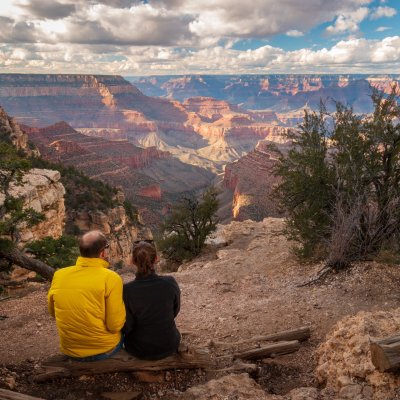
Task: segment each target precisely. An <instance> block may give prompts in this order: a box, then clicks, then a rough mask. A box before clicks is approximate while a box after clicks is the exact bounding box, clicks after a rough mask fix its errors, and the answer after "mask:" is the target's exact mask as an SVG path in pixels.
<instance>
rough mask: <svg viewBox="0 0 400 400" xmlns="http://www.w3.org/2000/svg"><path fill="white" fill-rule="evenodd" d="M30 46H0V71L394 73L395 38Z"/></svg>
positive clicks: (398, 40)
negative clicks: (289, 44)
mask: <svg viewBox="0 0 400 400" xmlns="http://www.w3.org/2000/svg"><path fill="white" fill-rule="evenodd" d="M96 49H97V50H96V52H94V51H93V46H89V47H88V46H86V45H82V44H40V45H38V44H34V45H27V46H25V47H24V46H18V47H16V48H12V47H10V46H3V47H0V71H3V72H4V71H7V72H27V71H29V72H38V73H43V72H46V71H47V72H52V73H103V74H124V75H147V74H163V73H164V74H188V73H219V74H226V73H232V71H234V72H235V73H321V72H325V73H349V72H359V73H376V72H377V71H382V72H384V73H390V72H391V73H398V65H399V63H400V37H399V36H393V37H387V38H385V39H383V40H366V39H351V40H343V41H340V42H338V43H337V44H335V45H334V46H332V47H330V48H323V49H318V50H313V49H311V48H303V49H300V50H296V51H285V50H283V49H281V48H278V47H273V46H270V45H266V46H262V47H259V48H257V49H254V50H246V51H240V50H234V49H232V48H226V47H223V46H214V47H210V48H204V49H197V50H196V49H191V50H189V49H180V48H172V47H156V46H153V47H146V48H145V47H140V46H130V47H128V48H121V47H117V48H116V47H115V46H113V45H110V46H105V45H101V46H100V45H99V46H96Z"/></svg>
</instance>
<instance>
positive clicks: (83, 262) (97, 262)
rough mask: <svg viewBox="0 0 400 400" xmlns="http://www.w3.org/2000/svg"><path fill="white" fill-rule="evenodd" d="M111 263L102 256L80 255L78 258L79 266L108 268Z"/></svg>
mask: <svg viewBox="0 0 400 400" xmlns="http://www.w3.org/2000/svg"><path fill="white" fill-rule="evenodd" d="M109 265H110V264H109V263H108V262H107V261H106V260H103V259H102V258H87V257H81V256H79V257H78V259H77V260H76V266H77V267H102V268H108V266H109Z"/></svg>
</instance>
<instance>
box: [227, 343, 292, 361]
mask: <svg viewBox="0 0 400 400" xmlns="http://www.w3.org/2000/svg"><path fill="white" fill-rule="evenodd" d="M299 348H300V342H299V341H298V340H291V341H288V342H278V343H273V344H269V345H266V346H263V347H260V348H257V349H251V350H247V351H243V352H240V353H236V354H234V356H233V357H234V358H240V359H242V360H255V359H258V358H264V357H274V356H278V355H282V354H288V353H294V352H295V351H297V350H299Z"/></svg>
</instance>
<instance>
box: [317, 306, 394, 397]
mask: <svg viewBox="0 0 400 400" xmlns="http://www.w3.org/2000/svg"><path fill="white" fill-rule="evenodd" d="M399 326H400V309H399V308H398V309H394V310H392V311H375V312H364V311H362V312H360V313H358V314H357V315H355V316H351V317H347V318H344V319H343V320H342V321H340V322H338V323H337V324H336V326H335V327H334V328H333V329H332V331H331V332H330V333H329V334H328V335H327V338H326V340H325V342H324V343H323V344H322V345H321V346H320V347H319V349H318V350H317V356H318V359H319V361H318V368H317V370H316V376H317V379H318V380H319V382H320V383H324V384H326V386H327V389H331V390H333V391H334V392H335V393H336V395H337V397H338V398H340V399H349V400H350V399H351V400H357V399H359V400H364V399H370V400H387V399H394V398H395V395H396V394H398V388H399V386H400V377H399V376H398V375H396V374H391V373H381V372H379V371H378V370H376V368H375V367H374V365H373V364H372V362H371V354H370V350H369V347H370V339H374V338H376V339H377V338H384V337H387V336H392V335H395V334H396V335H397V334H398V332H399Z"/></svg>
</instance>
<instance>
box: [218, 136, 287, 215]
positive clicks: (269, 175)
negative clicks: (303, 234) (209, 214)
mask: <svg viewBox="0 0 400 400" xmlns="http://www.w3.org/2000/svg"><path fill="white" fill-rule="evenodd" d="M270 144H271V142H269V141H260V142H259V143H258V145H257V146H256V148H255V149H254V150H253V151H251V152H249V153H248V154H247V155H245V156H244V157H242V158H240V159H239V160H238V161H235V162H233V163H230V164H227V165H226V166H225V173H224V179H223V186H224V187H225V188H226V189H228V190H230V191H231V192H232V194H233V200H232V216H233V218H234V219H236V220H240V221H243V220H245V219H252V220H255V221H261V220H263V218H265V217H276V216H280V215H281V214H280V213H279V210H278V206H277V204H276V202H275V201H274V199H273V197H272V196H271V195H272V192H273V189H274V186H275V185H276V184H277V183H278V178H277V177H275V176H274V174H273V168H274V166H275V164H276V154H275V153H274V152H273V151H271V149H270V147H269V145H270ZM285 146H286V145H285V144H284V143H283V144H280V145H279V147H280V149H281V150H282V151H284V150H285Z"/></svg>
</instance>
